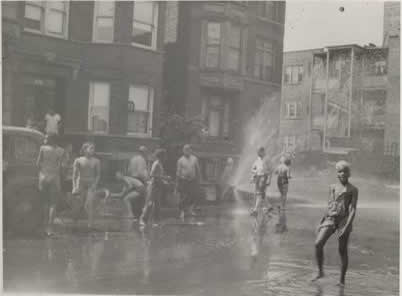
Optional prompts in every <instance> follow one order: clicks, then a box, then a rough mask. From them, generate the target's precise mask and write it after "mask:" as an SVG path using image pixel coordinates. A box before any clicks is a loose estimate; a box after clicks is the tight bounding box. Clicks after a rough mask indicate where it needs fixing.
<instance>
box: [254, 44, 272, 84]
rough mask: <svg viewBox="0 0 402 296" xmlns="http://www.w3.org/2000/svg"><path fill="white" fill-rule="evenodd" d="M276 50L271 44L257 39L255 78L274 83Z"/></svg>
mask: <svg viewBox="0 0 402 296" xmlns="http://www.w3.org/2000/svg"><path fill="white" fill-rule="evenodd" d="M273 70H274V50H273V45H272V43H271V42H268V41H264V40H260V39H257V43H256V54H255V64H254V76H255V77H256V78H258V79H260V80H265V81H272V78H273V72H274V71H273Z"/></svg>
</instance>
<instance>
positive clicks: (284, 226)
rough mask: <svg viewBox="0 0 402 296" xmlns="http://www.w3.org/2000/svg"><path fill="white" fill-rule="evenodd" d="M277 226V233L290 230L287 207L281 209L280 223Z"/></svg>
mask: <svg viewBox="0 0 402 296" xmlns="http://www.w3.org/2000/svg"><path fill="white" fill-rule="evenodd" d="M275 226H276V229H275V232H276V233H284V232H287V231H288V226H287V218H286V209H279V213H278V223H277V224H276V225H275Z"/></svg>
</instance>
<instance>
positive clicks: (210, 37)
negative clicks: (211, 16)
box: [206, 22, 221, 68]
mask: <svg viewBox="0 0 402 296" xmlns="http://www.w3.org/2000/svg"><path fill="white" fill-rule="evenodd" d="M220 48H221V24H220V23H216V22H209V23H207V42H206V66H207V67H208V68H218V67H219V63H220Z"/></svg>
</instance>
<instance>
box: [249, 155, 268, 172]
mask: <svg viewBox="0 0 402 296" xmlns="http://www.w3.org/2000/svg"><path fill="white" fill-rule="evenodd" d="M251 173H252V175H253V176H263V175H266V174H270V173H271V168H270V165H269V163H268V161H267V160H266V159H262V158H261V157H259V156H258V158H257V159H256V160H255V161H254V164H253V167H252V169H251Z"/></svg>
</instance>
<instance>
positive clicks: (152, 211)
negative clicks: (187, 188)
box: [140, 149, 170, 226]
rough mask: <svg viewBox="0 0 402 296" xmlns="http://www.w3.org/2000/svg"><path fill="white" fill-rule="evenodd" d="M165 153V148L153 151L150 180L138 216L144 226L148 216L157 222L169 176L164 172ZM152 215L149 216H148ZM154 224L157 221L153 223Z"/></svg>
mask: <svg viewBox="0 0 402 296" xmlns="http://www.w3.org/2000/svg"><path fill="white" fill-rule="evenodd" d="M165 155H166V152H165V150H163V149H157V150H156V152H155V161H154V162H153V163H152V168H151V172H150V174H149V175H150V177H151V180H150V182H149V184H148V188H147V195H146V199H145V205H144V209H143V210H142V215H141V218H140V225H141V226H145V225H146V224H147V221H148V219H149V218H151V220H153V222H159V212H160V203H161V198H162V196H163V192H164V190H165V184H166V182H168V181H169V180H170V178H169V177H168V176H167V175H166V174H165V170H164V168H163V164H162V161H163V160H164V157H165ZM150 215H151V216H152V217H149V216H150ZM154 225H155V226H156V225H157V223H154Z"/></svg>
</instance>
